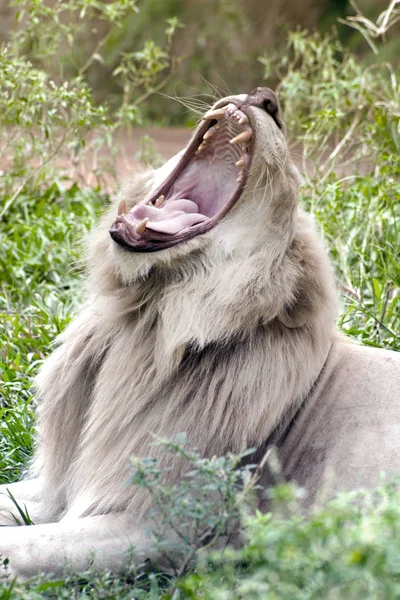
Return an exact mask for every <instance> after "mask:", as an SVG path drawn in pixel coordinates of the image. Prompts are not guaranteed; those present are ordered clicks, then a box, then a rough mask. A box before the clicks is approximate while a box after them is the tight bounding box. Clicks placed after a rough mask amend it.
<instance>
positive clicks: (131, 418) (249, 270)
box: [0, 88, 400, 578]
mask: <svg viewBox="0 0 400 600" xmlns="http://www.w3.org/2000/svg"><path fill="white" fill-rule="evenodd" d="M298 182H299V176H298V173H297V171H296V168H295V167H294V166H293V164H292V162H291V159H290V156H289V153H288V148H287V143H286V139H285V131H284V125H283V122H282V116H281V112H280V109H279V106H278V104H277V101H276V98H275V96H274V94H273V93H272V92H271V91H270V90H268V89H267V88H257V89H256V90H254V91H253V92H252V93H251V94H249V95H239V96H231V97H227V98H224V99H222V100H219V101H218V102H217V103H216V104H215V105H214V107H213V109H212V110H211V111H209V112H208V113H206V114H205V115H204V117H203V119H202V120H201V122H200V124H199V126H198V128H197V130H196V132H195V133H194V135H193V138H192V140H191V142H190V143H189V145H188V146H187V148H186V149H185V150H184V151H182V152H180V153H179V154H178V155H177V156H175V157H174V158H173V159H171V160H170V161H168V162H167V163H166V164H165V165H164V166H163V167H161V168H160V169H158V170H156V171H148V172H147V173H145V174H142V175H140V176H137V177H135V178H134V179H133V180H132V182H131V183H130V185H129V186H127V187H126V189H125V193H124V197H123V199H122V201H121V202H120V204H119V206H117V205H115V206H112V207H111V208H110V210H109V211H108V213H107V214H106V215H105V217H104V218H103V219H102V221H101V223H100V225H99V227H98V228H97V229H96V230H95V231H94V232H93V233H92V236H91V240H90V245H89V251H88V266H89V279H88V293H87V301H86V303H85V305H84V306H83V307H82V309H81V311H80V313H79V314H78V316H77V317H76V318H75V320H74V321H73V322H72V324H71V325H70V326H69V327H68V328H67V330H66V331H65V332H64V333H63V335H62V336H61V338H60V346H59V348H58V349H57V350H56V351H55V352H54V353H53V354H52V355H51V356H50V358H49V359H48V360H47V361H46V362H45V364H44V366H43V368H42V370H41V372H40V374H39V377H38V380H37V396H38V400H39V425H38V443H37V451H36V456H35V460H34V464H33V466H32V470H31V474H30V478H29V479H27V480H25V481H22V482H20V483H16V484H13V485H11V486H9V487H10V490H11V492H12V494H13V495H14V496H15V497H16V499H17V500H18V502H19V503H20V504H21V505H24V504H26V506H27V509H28V511H29V514H30V515H31V518H32V519H33V521H34V522H35V525H34V526H32V527H15V526H12V525H13V520H12V519H11V517H10V512H9V511H13V509H14V506H13V504H12V502H11V501H10V500H9V498H8V497H7V495H6V494H5V493H4V495H3V494H2V495H1V496H0V522H1V523H2V524H3V525H10V527H3V528H2V529H1V533H0V554H1V555H2V556H3V557H6V556H7V557H8V558H9V560H10V568H11V573H12V574H16V575H18V576H19V577H21V578H26V577H29V576H31V575H34V574H35V573H38V572H40V571H46V572H51V573H54V574H57V573H59V572H60V571H61V570H62V568H63V567H64V565H65V562H66V561H68V564H69V565H72V566H73V567H74V568H75V569H77V570H81V569H85V568H86V567H87V565H88V563H89V561H90V560H93V554H92V552H94V564H95V566H97V567H99V568H100V567H107V568H111V569H121V568H123V567H124V564H126V561H127V560H128V559H127V555H126V554H125V552H126V549H127V548H128V546H129V545H132V544H133V545H134V546H135V547H136V548H141V551H140V552H139V551H138V554H139V556H138V558H140V559H142V558H145V557H147V556H148V555H149V550H148V548H149V544H148V540H147V538H146V533H145V528H144V525H145V524H146V513H147V511H148V508H149V498H148V497H147V496H146V494H145V493H144V492H143V490H140V489H138V488H135V487H134V486H131V485H127V484H126V482H127V480H128V479H129V457H130V456H132V455H138V456H148V455H149V454H150V452H151V453H153V455H155V456H157V453H158V452H159V450H158V449H157V448H154V447H150V446H149V441H151V439H152V438H151V435H152V434H158V435H160V436H162V437H167V438H173V437H174V436H175V435H176V434H177V433H179V432H182V431H185V432H186V434H187V437H188V440H189V442H190V444H191V445H192V446H194V447H196V448H197V449H198V450H199V451H200V452H201V453H203V455H205V456H211V455H214V454H217V455H221V454H224V453H227V452H237V451H240V450H242V449H243V447H245V446H248V447H256V448H265V447H266V446H267V445H268V443H270V442H271V441H273V442H274V443H275V444H276V445H277V446H278V448H279V452H280V457H281V460H282V464H283V470H284V473H285V475H286V476H287V477H288V478H290V479H293V480H295V481H297V482H298V483H300V484H301V485H303V486H305V488H306V489H308V491H309V494H310V498H313V497H314V495H315V494H316V492H317V491H318V490H319V489H320V487H321V485H322V482H323V479H324V474H325V473H326V470H327V468H328V469H329V470H330V471H331V473H333V478H334V484H335V485H334V486H333V487H335V488H336V489H338V488H349V487H350V488H353V487H357V486H364V485H368V486H369V485H373V484H374V483H375V482H376V480H377V477H378V475H379V473H380V471H382V470H384V471H385V472H386V473H388V474H390V473H395V472H397V471H399V470H400V402H399V400H400V392H399V390H400V355H398V354H396V353H395V352H389V351H386V350H377V349H374V348H366V347H363V346H361V345H358V344H356V343H353V342H351V341H350V340H348V339H346V338H344V337H343V336H341V335H339V334H338V333H337V332H335V329H334V321H335V315H336V292H335V281H334V276H333V273H332V268H331V265H330V262H329V260H328V257H327V253H326V251H325V249H324V247H323V245H322V244H321V242H320V240H319V238H318V235H317V233H316V231H315V229H314V226H313V223H312V220H311V218H310V216H308V215H307V214H305V213H304V212H303V210H302V209H301V208H299V206H298ZM117 213H118V215H117ZM110 228H111V229H110ZM110 234H111V235H110ZM168 460H171V459H168V458H167V457H165V456H164V455H162V456H160V461H161V463H162V464H164V465H166V466H167V463H168ZM174 467H175V468H174V470H173V471H171V472H170V477H171V478H176V477H179V476H180V474H182V465H180V464H179V463H177V464H175V465H174ZM264 479H265V480H267V475H266V476H265V478H264ZM0 491H1V492H5V486H3V487H2V488H1V490H0Z"/></svg>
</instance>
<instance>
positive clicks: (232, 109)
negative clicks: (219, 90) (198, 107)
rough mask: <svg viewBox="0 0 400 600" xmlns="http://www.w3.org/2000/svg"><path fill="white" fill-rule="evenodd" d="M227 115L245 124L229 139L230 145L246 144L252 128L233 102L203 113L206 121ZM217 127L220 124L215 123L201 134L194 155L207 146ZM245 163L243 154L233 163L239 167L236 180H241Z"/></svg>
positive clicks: (219, 119) (217, 119) (220, 118)
mask: <svg viewBox="0 0 400 600" xmlns="http://www.w3.org/2000/svg"><path fill="white" fill-rule="evenodd" d="M227 117H229V118H233V119H235V120H236V121H237V122H238V123H239V125H244V126H247V127H245V129H244V131H242V132H241V133H239V134H238V135H236V136H235V137H233V138H232V139H231V140H229V143H230V144H232V145H236V144H244V145H246V144H248V143H249V142H250V140H251V138H252V135H253V132H252V129H251V127H250V126H249V125H248V123H249V119H248V117H247V116H246V115H245V114H244V113H243V112H242V111H241V110H240V109H239V108H238V107H237V106H236V105H235V104H233V102H230V103H229V104H227V105H226V106H223V107H222V108H216V109H213V110H209V111H208V112H207V113H206V114H205V115H204V117H203V118H204V119H205V120H206V121H209V120H216V121H221V120H222V119H224V118H227ZM219 127H220V126H219V124H218V123H217V124H215V125H213V126H212V127H210V128H209V129H207V131H206V132H205V134H204V135H203V140H202V142H201V144H200V145H199V147H198V148H197V150H196V152H195V154H196V155H199V154H201V153H202V152H203V150H204V149H205V148H207V147H208V145H209V140H210V138H211V137H212V136H213V135H214V133H215V130H216V129H219ZM244 152H245V153H246V148H244ZM246 156H247V155H246ZM246 164H247V161H246V159H245V154H243V155H242V156H241V157H240V158H239V159H238V160H237V161H236V163H235V165H236V167H238V169H239V177H238V179H237V181H241V179H242V178H243V171H244V167H245V166H246Z"/></svg>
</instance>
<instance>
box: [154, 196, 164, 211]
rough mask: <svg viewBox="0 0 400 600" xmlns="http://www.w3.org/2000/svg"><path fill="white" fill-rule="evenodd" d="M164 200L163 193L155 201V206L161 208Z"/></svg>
mask: <svg viewBox="0 0 400 600" xmlns="http://www.w3.org/2000/svg"><path fill="white" fill-rule="evenodd" d="M164 200H165V196H164V194H161V196H159V197H158V198H157V200H156V201H155V202H154V206H157V208H159V207H160V206H162V204H164Z"/></svg>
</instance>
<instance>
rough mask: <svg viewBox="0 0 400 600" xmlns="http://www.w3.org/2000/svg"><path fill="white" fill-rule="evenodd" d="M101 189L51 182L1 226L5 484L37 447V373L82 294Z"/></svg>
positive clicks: (1, 476)
mask: <svg viewBox="0 0 400 600" xmlns="http://www.w3.org/2000/svg"><path fill="white" fill-rule="evenodd" d="M105 202H106V196H105V195H104V194H101V193H100V192H99V191H94V190H89V189H87V190H84V191H83V190H80V189H79V188H78V187H77V186H72V187H71V188H70V189H69V190H68V191H65V190H63V189H62V188H59V187H58V186H56V185H54V186H52V187H50V188H49V189H47V190H46V191H45V192H43V193H38V194H37V195H36V196H34V197H30V198H27V197H25V196H23V195H22V196H20V198H19V200H18V203H17V204H16V205H15V207H14V209H13V211H12V212H11V213H10V214H9V215H8V216H7V218H6V220H5V221H3V223H2V227H1V231H0V272H1V285H0V319H1V323H2V325H1V328H0V348H1V350H0V380H1V382H2V385H1V391H0V483H3V482H8V481H12V480H14V479H16V478H18V477H19V476H20V470H21V469H22V468H23V467H24V465H25V464H26V461H27V459H28V458H29V456H30V453H31V449H32V439H31V436H32V426H33V423H34V416H33V412H32V407H31V399H32V392H31V384H32V377H33V376H34V374H35V373H36V372H37V370H38V368H39V366H40V364H41V363H42V362H43V359H44V358H45V357H46V356H47V355H48V354H49V352H50V350H51V346H52V343H53V342H54V339H55V337H56V336H57V334H59V333H60V332H61V331H62V330H63V329H64V327H65V326H66V324H67V323H68V321H69V320H70V319H71V317H72V315H73V313H74V311H75V310H76V307H77V305H78V303H79V299H80V295H81V286H80V271H81V269H80V267H79V261H78V259H79V256H80V250H79V246H80V244H79V241H80V240H81V238H82V236H83V235H84V233H85V232H86V231H87V230H88V229H89V228H90V227H92V226H93V225H94V223H95V222H96V219H97V217H98V215H99V213H100V210H101V208H102V207H103V206H104V205H105Z"/></svg>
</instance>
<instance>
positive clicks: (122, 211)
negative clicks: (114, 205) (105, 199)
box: [118, 200, 128, 215]
mask: <svg viewBox="0 0 400 600" xmlns="http://www.w3.org/2000/svg"><path fill="white" fill-rule="evenodd" d="M127 212H128V207H127V205H126V200H121V202H120V203H119V206H118V215H126V213H127Z"/></svg>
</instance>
